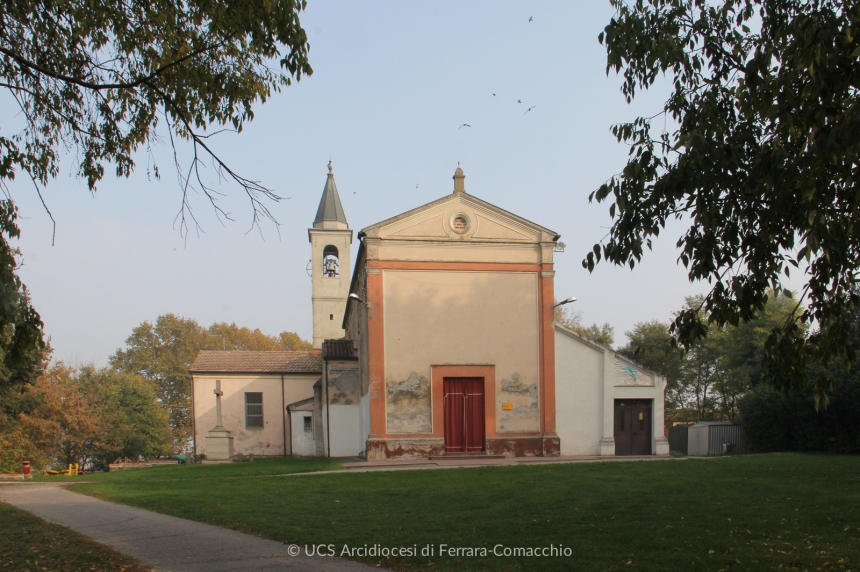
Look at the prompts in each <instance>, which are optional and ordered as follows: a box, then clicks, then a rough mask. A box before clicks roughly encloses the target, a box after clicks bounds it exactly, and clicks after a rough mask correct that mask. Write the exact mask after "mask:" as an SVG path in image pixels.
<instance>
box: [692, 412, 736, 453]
mask: <svg viewBox="0 0 860 572" xmlns="http://www.w3.org/2000/svg"><path fill="white" fill-rule="evenodd" d="M744 452H746V438H745V436H744V430H743V428H742V427H741V426H740V425H735V424H734V423H731V422H729V421H699V422H698V423H696V424H695V425H692V426H691V427H690V428H689V429H688V432H687V454H688V455H690V456H693V457H703V456H705V455H721V454H723V453H744Z"/></svg>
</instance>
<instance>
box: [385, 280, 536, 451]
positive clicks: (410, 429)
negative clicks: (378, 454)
mask: <svg viewBox="0 0 860 572" xmlns="http://www.w3.org/2000/svg"><path fill="white" fill-rule="evenodd" d="M383 283H384V313H385V317H384V318H385V322H384V323H385V375H386V414H387V419H386V421H387V430H388V433H389V434H407V433H408V434H420V433H429V432H431V431H432V429H433V428H432V417H431V402H430V401H431V400H430V382H429V380H430V373H431V371H430V368H431V366H434V365H477V364H492V365H495V370H496V376H497V379H494V380H486V381H485V382H486V383H494V384H495V394H496V404H495V407H496V413H495V415H496V419H497V424H496V431H497V432H499V433H518V432H531V431H539V430H540V412H539V404H540V395H539V393H540V392H539V379H540V369H539V363H540V351H539V350H540V341H539V340H540V337H539V331H538V328H539V320H538V316H539V309H538V277H537V273H525V272H469V271H437V270H431V271H419V270H383ZM503 384H505V385H503ZM425 387H426V389H425ZM505 388H507V391H505ZM506 402H508V403H511V405H512V408H511V409H510V410H504V411H503V410H502V403H506ZM437 430H441V428H437ZM490 430H492V428H490Z"/></svg>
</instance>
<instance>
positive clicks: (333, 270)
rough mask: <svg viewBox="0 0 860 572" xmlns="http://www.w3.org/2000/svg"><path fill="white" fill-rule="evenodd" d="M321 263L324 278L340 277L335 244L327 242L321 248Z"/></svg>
mask: <svg viewBox="0 0 860 572" xmlns="http://www.w3.org/2000/svg"><path fill="white" fill-rule="evenodd" d="M322 263H323V268H322V271H323V277H324V278H340V260H339V259H338V253H337V247H336V246H333V245H331V244H329V245H327V246H326V247H325V248H324V249H323V260H322Z"/></svg>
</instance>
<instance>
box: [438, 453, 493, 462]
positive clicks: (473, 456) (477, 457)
mask: <svg viewBox="0 0 860 572" xmlns="http://www.w3.org/2000/svg"><path fill="white" fill-rule="evenodd" d="M429 458H430V460H431V461H463V460H470V461H484V460H486V459H504V458H505V456H504V455H488V454H487V453H445V454H443V455H430V457H429Z"/></svg>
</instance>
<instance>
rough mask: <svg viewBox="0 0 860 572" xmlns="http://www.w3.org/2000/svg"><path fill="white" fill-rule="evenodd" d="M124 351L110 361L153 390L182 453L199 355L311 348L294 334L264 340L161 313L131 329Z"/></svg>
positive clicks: (241, 330) (261, 335)
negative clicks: (145, 381) (203, 352)
mask: <svg viewBox="0 0 860 572" xmlns="http://www.w3.org/2000/svg"><path fill="white" fill-rule="evenodd" d="M125 343H126V348H125V349H119V350H117V351H116V352H115V353H114V355H113V356H111V357H110V365H111V367H113V368H114V369H116V370H117V371H119V372H124V373H130V374H136V375H140V376H142V377H144V378H146V379H148V380H150V381H151V382H153V383H154V384H155V386H156V388H157V393H158V401H159V402H160V403H161V405H162V407H164V408H165V410H167V411H168V415H169V419H170V427H171V430H172V432H173V441H174V449H175V450H176V451H180V452H181V451H185V450H186V449H187V443H188V440H189V439H190V438H191V374H190V373H189V371H188V369H189V367H191V363H192V362H193V361H194V359H195V358H196V357H197V353H198V352H199V351H200V350H233V351H291V350H309V349H311V344H310V343H309V342H306V341H304V340H302V339H301V338H299V336H298V335H297V334H295V333H293V332H281V333H280V334H279V335H278V336H277V337H275V336H267V335H266V334H264V333H262V332H261V331H260V330H259V329H257V330H251V329H249V328H244V327H241V328H240V327H239V326H237V325H236V324H235V323H234V324H227V323H224V322H221V323H215V324H212V325H211V326H209V328H208V329H207V328H204V327H203V326H201V325H200V324H198V323H197V322H196V321H195V320H193V319H190V318H182V317H179V316H175V315H173V314H163V315H161V316H159V317H158V319H157V320H156V321H155V324H151V323H150V322H144V323H142V324H141V325H139V326H137V327H136V328H134V330H132V334H131V336H129V337H128V339H127V340H126V341H125Z"/></svg>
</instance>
